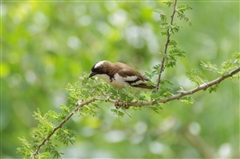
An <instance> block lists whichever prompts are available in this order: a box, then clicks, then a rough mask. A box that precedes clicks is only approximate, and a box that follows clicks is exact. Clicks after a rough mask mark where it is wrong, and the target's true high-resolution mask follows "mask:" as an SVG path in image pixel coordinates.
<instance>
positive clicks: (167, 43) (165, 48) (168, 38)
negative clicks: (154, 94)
mask: <svg viewBox="0 0 240 159" xmlns="http://www.w3.org/2000/svg"><path fill="white" fill-rule="evenodd" d="M176 6H177V0H175V1H174V4H173V12H172V14H171V20H170V24H171V25H173V19H174V15H175V13H176V11H177V10H176ZM170 36H171V34H170V32H169V30H168V32H167V41H166V43H165V47H164V52H163V53H164V56H163V58H162V61H161V67H160V70H159V75H158V81H157V86H156V89H157V90H158V89H159V85H160V83H161V77H162V72H163V69H164V63H165V59H166V56H165V55H166V54H167V49H168V45H169V42H170Z"/></svg>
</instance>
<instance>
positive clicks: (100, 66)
mask: <svg viewBox="0 0 240 159" xmlns="http://www.w3.org/2000/svg"><path fill="white" fill-rule="evenodd" d="M110 64H111V63H110V62H109V61H100V62H98V63H96V64H95V65H93V67H92V69H91V73H90V74H89V78H90V77H93V76H95V75H102V74H107V72H108V66H109V65H110Z"/></svg>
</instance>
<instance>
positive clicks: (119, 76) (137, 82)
mask: <svg viewBox="0 0 240 159" xmlns="http://www.w3.org/2000/svg"><path fill="white" fill-rule="evenodd" d="M93 76H97V77H99V78H101V79H103V80H104V81H105V82H107V83H108V84H110V85H112V86H113V87H115V88H118V89H122V88H124V87H126V86H128V85H129V86H131V87H133V88H134V89H135V90H139V89H154V88H156V87H155V86H154V85H149V84H148V83H149V81H150V80H149V79H148V78H146V77H145V76H143V75H142V74H141V73H140V72H138V71H137V70H135V69H134V68H132V67H130V66H128V65H127V64H124V63H121V62H115V63H112V62H110V61H107V60H104V61H99V62H97V63H96V64H95V65H93V66H92V69H91V73H90V74H89V78H91V77H93Z"/></svg>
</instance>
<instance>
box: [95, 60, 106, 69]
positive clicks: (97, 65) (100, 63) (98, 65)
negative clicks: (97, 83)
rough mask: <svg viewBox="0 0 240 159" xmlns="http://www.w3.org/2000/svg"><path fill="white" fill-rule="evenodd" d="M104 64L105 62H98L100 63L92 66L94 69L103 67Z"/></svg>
mask: <svg viewBox="0 0 240 159" xmlns="http://www.w3.org/2000/svg"><path fill="white" fill-rule="evenodd" d="M104 62H105V61H100V62H98V63H97V64H96V65H95V66H94V68H98V67H100V66H101V65H103V63H104Z"/></svg>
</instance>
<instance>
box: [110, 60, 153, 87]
mask: <svg viewBox="0 0 240 159" xmlns="http://www.w3.org/2000/svg"><path fill="white" fill-rule="evenodd" d="M114 64H115V65H116V67H118V68H119V71H118V74H119V75H120V76H122V77H123V78H124V80H125V82H127V83H128V84H129V85H131V86H132V87H140V88H146V89H154V88H155V86H148V85H147V81H149V79H148V78H146V77H144V76H143V75H142V74H141V73H140V72H138V71H136V70H135V69H133V68H131V67H130V66H128V65H126V64H124V63H121V62H116V63H114Z"/></svg>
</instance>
